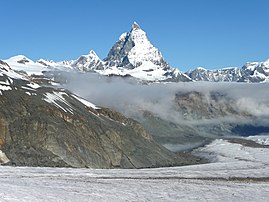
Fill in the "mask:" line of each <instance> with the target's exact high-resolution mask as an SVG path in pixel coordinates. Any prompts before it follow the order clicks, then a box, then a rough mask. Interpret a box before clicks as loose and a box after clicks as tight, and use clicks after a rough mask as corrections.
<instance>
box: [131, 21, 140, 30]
mask: <svg viewBox="0 0 269 202" xmlns="http://www.w3.org/2000/svg"><path fill="white" fill-rule="evenodd" d="M137 29H141V28H140V26H139V25H138V23H137V22H135V21H134V23H133V25H132V30H137Z"/></svg>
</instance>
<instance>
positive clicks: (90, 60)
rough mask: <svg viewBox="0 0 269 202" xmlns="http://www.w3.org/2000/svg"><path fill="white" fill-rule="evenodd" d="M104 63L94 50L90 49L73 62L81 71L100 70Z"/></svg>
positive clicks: (73, 65)
mask: <svg viewBox="0 0 269 202" xmlns="http://www.w3.org/2000/svg"><path fill="white" fill-rule="evenodd" d="M103 65H104V64H103V61H102V60H101V59H100V58H99V57H98V56H97V54H96V53H95V52H94V51H93V50H90V52H89V53H88V54H87V55H82V56H80V57H79V58H78V59H77V60H75V61H73V62H72V64H71V66H72V67H75V68H77V69H78V70H80V71H92V70H100V69H103V68H104V66H103Z"/></svg>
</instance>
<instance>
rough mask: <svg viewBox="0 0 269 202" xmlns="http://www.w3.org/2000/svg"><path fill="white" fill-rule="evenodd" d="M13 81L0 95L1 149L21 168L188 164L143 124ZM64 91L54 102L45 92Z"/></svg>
mask: <svg viewBox="0 0 269 202" xmlns="http://www.w3.org/2000/svg"><path fill="white" fill-rule="evenodd" d="M28 83H29V82H27V81H23V80H15V79H13V84H12V85H10V88H11V90H6V91H2V95H0V150H1V151H2V152H4V153H5V154H6V156H7V158H8V159H9V160H10V161H9V163H8V164H12V165H17V166H59V167H61V166H66V167H90V168H118V167H119V168H142V167H158V166H171V165H184V164H185V163H186V159H184V158H181V159H180V158H179V157H177V156H176V155H175V154H174V153H172V152H170V151H168V150H166V149H165V148H163V147H161V146H159V145H158V144H156V143H155V142H154V141H153V139H152V137H151V136H150V135H149V134H148V133H147V132H146V131H145V129H144V128H143V127H142V125H140V124H139V123H138V122H136V121H134V120H132V119H128V118H126V117H124V116H123V115H121V114H119V113H117V112H114V111H112V110H110V109H105V108H103V109H101V108H100V109H94V108H90V107H87V106H85V105H84V104H82V103H81V102H80V101H79V100H78V99H76V97H75V96H73V95H72V94H70V93H69V92H66V91H59V90H55V89H53V88H45V87H40V88H38V89H31V88H30V87H28V88H27V87H26V86H27V84H28ZM57 93H58V94H60V95H62V97H61V98H57V99H55V100H54V103H53V102H51V103H50V102H48V101H46V96H47V97H48V95H51V96H56V97H57V95H58V94H57Z"/></svg>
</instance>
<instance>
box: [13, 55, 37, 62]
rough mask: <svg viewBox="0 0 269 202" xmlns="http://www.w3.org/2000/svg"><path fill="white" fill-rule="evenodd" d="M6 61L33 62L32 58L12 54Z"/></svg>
mask: <svg viewBox="0 0 269 202" xmlns="http://www.w3.org/2000/svg"><path fill="white" fill-rule="evenodd" d="M8 61H9V62H17V63H20V64H26V63H34V62H33V61H32V60H30V59H29V58H27V57H26V56H25V55H17V56H13V57H11V58H9V59H8Z"/></svg>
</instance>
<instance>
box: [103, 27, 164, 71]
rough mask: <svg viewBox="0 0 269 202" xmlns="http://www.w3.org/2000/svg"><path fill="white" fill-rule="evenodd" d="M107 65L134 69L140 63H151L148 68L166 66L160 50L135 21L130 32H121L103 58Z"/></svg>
mask: <svg viewBox="0 0 269 202" xmlns="http://www.w3.org/2000/svg"><path fill="white" fill-rule="evenodd" d="M104 61H105V62H106V65H107V66H108V67H113V66H114V67H115V66H116V67H122V68H125V69H134V68H137V67H140V66H141V65H142V63H145V62H146V63H147V65H148V64H152V65H150V66H148V69H152V68H153V69H156V68H164V67H168V64H167V63H166V62H165V60H164V59H163V57H162V54H161V52H160V51H159V50H158V49H157V48H156V47H154V46H153V45H152V44H151V42H150V41H149V39H148V38H147V35H146V33H145V32H144V31H143V30H142V29H141V28H140V26H139V25H138V24H137V23H136V22H135V23H134V24H133V25H132V29H131V31H130V32H127V33H126V32H125V33H123V34H122V35H121V36H120V37H119V40H118V41H117V42H116V43H115V45H114V46H113V47H112V49H111V50H110V52H109V54H108V56H107V58H105V60H104Z"/></svg>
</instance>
